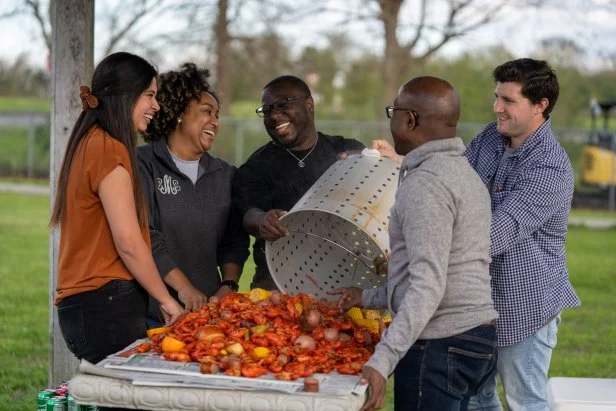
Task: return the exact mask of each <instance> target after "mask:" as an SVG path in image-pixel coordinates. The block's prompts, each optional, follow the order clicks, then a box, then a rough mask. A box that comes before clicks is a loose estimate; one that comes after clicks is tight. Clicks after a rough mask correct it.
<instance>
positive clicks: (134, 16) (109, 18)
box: [12, 0, 166, 55]
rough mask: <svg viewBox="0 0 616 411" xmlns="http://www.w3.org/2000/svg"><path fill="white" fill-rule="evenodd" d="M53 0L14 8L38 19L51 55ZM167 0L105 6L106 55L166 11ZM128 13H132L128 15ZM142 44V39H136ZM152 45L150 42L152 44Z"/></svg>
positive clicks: (134, 0) (138, 0)
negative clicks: (150, 20)
mask: <svg viewBox="0 0 616 411" xmlns="http://www.w3.org/2000/svg"><path fill="white" fill-rule="evenodd" d="M53 1H57V0H50V1H49V4H48V7H47V8H45V7H44V3H46V2H44V1H41V0H23V4H22V5H21V6H20V7H17V8H16V10H15V11H13V13H12V15H16V14H27V15H30V16H31V17H32V18H33V19H34V20H35V22H36V24H37V26H38V29H39V32H40V35H41V37H42V39H43V41H44V42H45V45H46V47H47V51H48V53H49V55H51V33H52V26H51V23H50V10H51V7H52V2H53ZM165 3H166V0H132V1H124V2H121V3H119V4H118V5H116V6H115V7H113V8H111V9H108V10H106V11H105V12H104V13H103V14H102V16H101V17H102V20H103V24H104V25H105V26H106V30H105V32H106V33H108V38H107V41H106V43H105V44H104V47H103V48H102V50H103V55H107V54H109V53H111V52H113V51H115V50H116V49H117V47H119V45H120V44H121V42H122V40H128V39H129V38H130V37H131V36H132V35H134V32H135V31H136V29H137V28H138V27H139V24H140V23H142V22H143V21H144V20H146V19H147V18H150V17H153V16H154V15H155V14H157V13H161V12H164V11H165V10H166V8H165ZM125 16H130V17H128V18H126V17H125ZM133 44H140V45H141V43H138V42H136V43H133ZM150 47H151V46H150ZM143 48H144V51H145V52H146V53H147V52H149V51H151V50H150V49H149V48H148V46H143Z"/></svg>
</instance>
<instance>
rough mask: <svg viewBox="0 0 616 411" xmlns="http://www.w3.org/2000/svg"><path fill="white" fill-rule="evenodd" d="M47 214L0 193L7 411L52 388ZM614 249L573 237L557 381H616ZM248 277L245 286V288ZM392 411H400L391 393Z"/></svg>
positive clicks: (2, 375) (608, 240)
mask: <svg viewBox="0 0 616 411" xmlns="http://www.w3.org/2000/svg"><path fill="white" fill-rule="evenodd" d="M48 210H49V200H48V199H47V197H44V196H27V195H20V194H8V193H0V280H1V282H2V288H1V289H0V312H2V319H3V321H4V322H3V324H4V327H5V329H4V331H3V332H2V333H1V334H0V410H7V411H8V410H11V411H15V410H24V411H25V410H33V409H35V403H36V393H37V391H38V390H39V389H40V388H44V387H46V385H47V365H48V363H47V356H48V344H49V335H48V299H49V296H48V293H49V288H48V275H49V274H48V232H47V228H46V226H47V219H48V215H49V211H48ZM575 214H576V215H579V216H591V217H592V216H600V217H614V215H613V214H606V213H593V212H590V211H586V212H575ZM615 249H616V230H594V231H591V230H588V229H584V228H572V229H570V231H569V237H568V241H567V250H568V266H569V269H570V275H571V280H572V282H573V284H574V286H575V289H576V291H577V292H578V294H579V295H580V298H581V299H582V302H583V305H582V307H580V308H578V309H571V310H566V311H565V312H564V313H563V315H562V318H563V322H562V323H561V327H560V330H559V335H558V340H559V341H558V347H557V349H556V351H555V352H554V355H553V358H552V367H551V375H553V376H568V377H602V378H616V350H614V349H613V346H614V344H613V342H614V341H615V340H616V327H614V326H613V323H614V312H616V299H614V295H616V281H614V268H613V267H616V253H615V252H614V250H615ZM251 270H252V266H248V267H247V268H246V272H250V271H251ZM248 277H249V276H245V277H244V278H243V279H242V281H241V285H242V288H243V289H245V288H247V284H248V283H249V281H250V279H249V278H248ZM386 409H388V410H392V409H393V406H392V402H391V390H389V393H388V404H387V408H386Z"/></svg>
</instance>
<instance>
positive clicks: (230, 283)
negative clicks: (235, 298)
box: [220, 280, 240, 292]
mask: <svg viewBox="0 0 616 411" xmlns="http://www.w3.org/2000/svg"><path fill="white" fill-rule="evenodd" d="M223 285H226V286H227V287H229V288H230V289H232V290H233V291H235V292H237V290H239V289H240V285H239V284H238V283H236V282H235V281H233V280H225V281H223V282H221V283H220V286H221V287H222V286H223Z"/></svg>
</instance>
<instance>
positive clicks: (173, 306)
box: [160, 296, 184, 327]
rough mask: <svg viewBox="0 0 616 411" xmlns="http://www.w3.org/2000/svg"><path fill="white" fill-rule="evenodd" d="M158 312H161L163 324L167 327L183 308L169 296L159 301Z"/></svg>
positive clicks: (182, 312)
mask: <svg viewBox="0 0 616 411" xmlns="http://www.w3.org/2000/svg"><path fill="white" fill-rule="evenodd" d="M160 312H161V313H162V314H163V320H164V322H165V323H164V325H165V326H166V327H168V326H171V325H173V324H174V323H175V322H176V321H177V320H178V319H179V318H180V317H181V316H182V315H183V314H184V308H183V307H182V306H181V305H180V304H179V303H178V302H177V301H175V299H173V297H171V296H169V298H168V299H167V300H165V301H164V302H162V303H160Z"/></svg>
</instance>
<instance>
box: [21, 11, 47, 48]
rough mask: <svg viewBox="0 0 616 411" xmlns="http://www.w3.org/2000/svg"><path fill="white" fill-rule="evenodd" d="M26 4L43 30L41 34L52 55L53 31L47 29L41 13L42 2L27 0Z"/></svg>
mask: <svg viewBox="0 0 616 411" xmlns="http://www.w3.org/2000/svg"><path fill="white" fill-rule="evenodd" d="M25 4H26V6H28V7H29V8H30V11H31V12H32V15H33V16H34V19H35V20H36V22H37V24H38V26H39V30H40V31H41V35H42V36H43V40H44V41H45V45H46V46H47V51H48V52H49V55H51V33H50V32H49V31H48V30H47V27H46V25H45V18H44V17H43V15H42V14H41V11H40V7H41V4H40V2H39V1H38V0H25Z"/></svg>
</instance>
